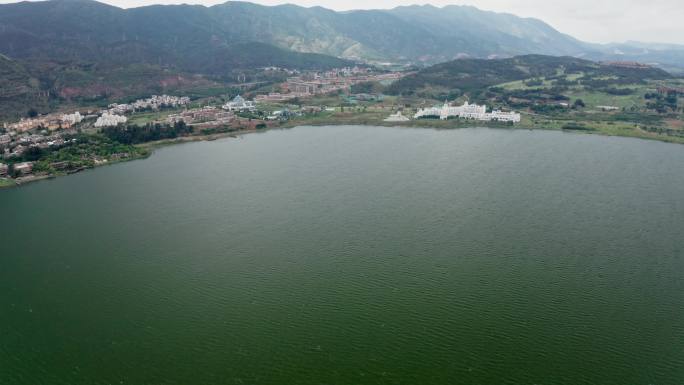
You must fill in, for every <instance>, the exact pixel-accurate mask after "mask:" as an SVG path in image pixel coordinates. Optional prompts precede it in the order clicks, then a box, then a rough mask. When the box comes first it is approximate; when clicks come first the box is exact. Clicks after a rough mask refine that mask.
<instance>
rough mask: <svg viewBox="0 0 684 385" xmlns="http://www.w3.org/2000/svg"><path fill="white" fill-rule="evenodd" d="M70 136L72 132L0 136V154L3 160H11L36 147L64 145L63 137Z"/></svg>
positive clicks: (44, 147)
mask: <svg viewBox="0 0 684 385" xmlns="http://www.w3.org/2000/svg"><path fill="white" fill-rule="evenodd" d="M66 133H69V134H72V133H73V132H72V130H69V131H61V132H59V133H55V134H51V135H38V134H28V133H22V134H14V135H12V134H0V152H1V153H2V158H3V159H11V158H15V157H20V156H22V155H23V154H24V153H25V152H26V151H27V150H28V149H30V148H32V147H37V148H40V149H46V148H50V147H61V146H63V145H65V144H66V140H65V139H64V137H63V135H64V134H66Z"/></svg>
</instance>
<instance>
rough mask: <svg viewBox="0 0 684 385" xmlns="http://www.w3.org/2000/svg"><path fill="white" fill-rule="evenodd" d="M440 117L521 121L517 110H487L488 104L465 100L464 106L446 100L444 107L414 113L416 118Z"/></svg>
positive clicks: (444, 118) (442, 118) (443, 118)
mask: <svg viewBox="0 0 684 385" xmlns="http://www.w3.org/2000/svg"><path fill="white" fill-rule="evenodd" d="M433 117H439V119H441V120H447V119H449V118H462V119H473V120H482V121H492V120H494V121H499V122H513V123H518V122H520V114H519V113H517V112H503V111H499V110H494V111H492V112H489V113H488V112H487V106H479V105H477V104H468V102H465V104H464V105H462V106H451V105H449V103H448V102H445V103H444V105H443V106H442V107H430V108H424V109H421V110H418V112H417V113H416V114H415V115H414V119H421V118H433Z"/></svg>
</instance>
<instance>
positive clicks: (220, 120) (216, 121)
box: [166, 106, 235, 128]
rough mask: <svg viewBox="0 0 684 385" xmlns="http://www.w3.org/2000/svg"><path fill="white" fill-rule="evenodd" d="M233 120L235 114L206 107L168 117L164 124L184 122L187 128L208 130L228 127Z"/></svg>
mask: <svg viewBox="0 0 684 385" xmlns="http://www.w3.org/2000/svg"><path fill="white" fill-rule="evenodd" d="M234 120H235V114H233V112H231V111H225V110H223V109H218V108H216V107H212V106H207V107H203V108H193V109H190V110H186V111H183V112H181V113H178V114H172V115H169V116H168V117H167V118H166V122H167V123H169V124H175V123H178V122H184V123H185V124H187V125H189V126H195V127H199V128H209V127H217V126H224V125H228V124H230V123H231V122H233V121H234Z"/></svg>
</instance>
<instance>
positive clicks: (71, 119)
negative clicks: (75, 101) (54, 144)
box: [3, 112, 85, 133]
mask: <svg viewBox="0 0 684 385" xmlns="http://www.w3.org/2000/svg"><path fill="white" fill-rule="evenodd" d="M83 119H85V116H83V115H81V113H80V112H75V113H73V114H56V113H55V114H48V115H44V116H38V117H35V118H28V119H21V120H19V121H18V122H15V123H4V124H3V128H4V129H5V131H7V132H18V133H22V132H28V131H33V130H37V129H43V130H49V131H55V130H60V129H69V128H71V127H72V126H73V125H75V124H77V123H80V122H81V121H83Z"/></svg>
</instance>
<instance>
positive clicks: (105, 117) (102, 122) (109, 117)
mask: <svg viewBox="0 0 684 385" xmlns="http://www.w3.org/2000/svg"><path fill="white" fill-rule="evenodd" d="M127 121H128V118H126V117H125V116H122V115H114V114H110V113H108V112H105V113H103V114H102V116H100V117H99V118H97V121H96V122H95V127H98V128H100V127H112V126H118V125H119V124H120V123H126V122H127Z"/></svg>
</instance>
